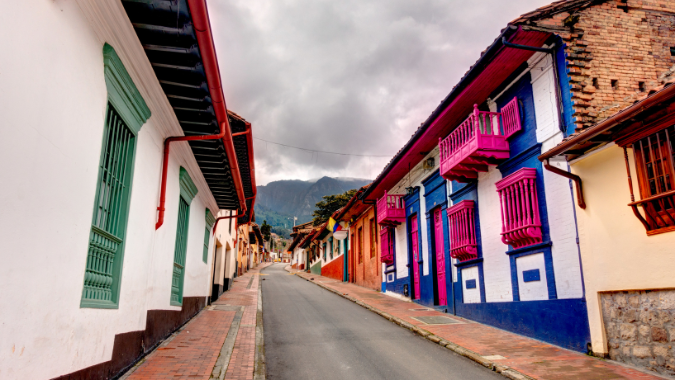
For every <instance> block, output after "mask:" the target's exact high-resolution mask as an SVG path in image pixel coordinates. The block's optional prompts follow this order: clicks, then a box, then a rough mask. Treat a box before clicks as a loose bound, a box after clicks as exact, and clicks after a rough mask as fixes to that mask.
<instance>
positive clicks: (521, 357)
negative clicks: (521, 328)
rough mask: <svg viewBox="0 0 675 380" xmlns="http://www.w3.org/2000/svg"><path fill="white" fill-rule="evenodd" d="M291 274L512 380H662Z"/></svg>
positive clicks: (351, 286)
mask: <svg viewBox="0 0 675 380" xmlns="http://www.w3.org/2000/svg"><path fill="white" fill-rule="evenodd" d="M287 270H288V271H289V272H291V273H295V274H296V275H297V276H299V277H302V278H304V279H305V280H307V281H310V282H313V283H315V284H317V285H319V286H321V287H323V288H325V289H327V290H329V291H332V292H334V293H336V294H339V295H341V296H342V297H345V298H347V299H350V300H351V301H353V302H356V303H357V304H359V305H361V306H363V307H365V308H367V309H369V310H371V311H373V312H375V313H377V314H380V315H381V316H383V317H384V318H387V319H389V320H391V321H392V322H394V323H397V324H399V325H401V326H402V327H405V328H408V329H410V330H413V331H415V332H416V333H418V334H420V335H422V336H424V337H425V338H427V339H429V340H431V341H433V342H435V343H438V344H441V345H443V346H445V347H447V348H448V349H450V350H453V351H454V352H456V353H458V354H460V355H463V356H466V357H468V358H470V359H472V360H475V361H476V362H478V363H480V364H482V365H484V366H486V367H488V368H491V369H493V370H495V371H497V372H499V373H501V374H502V375H504V376H506V377H508V378H512V379H528V378H535V379H589V380H591V379H598V380H599V379H662V378H663V377H661V376H657V375H651V374H648V373H645V372H641V371H639V370H636V369H633V368H629V367H626V366H624V365H622V364H619V363H617V362H613V361H608V360H603V359H599V358H595V357H591V356H588V355H584V354H581V353H578V352H574V351H570V350H567V349H564V348H560V347H557V346H554V345H551V344H547V343H544V342H541V341H538V340H535V339H530V338H526V337H524V336H521V335H517V334H513V333H510V332H507V331H504V330H500V329H497V328H493V327H490V326H487V325H483V324H480V323H477V322H473V321H470V320H467V319H463V318H461V317H456V316H453V315H451V314H445V313H441V312H437V311H434V310H431V309H427V308H425V307H423V306H422V305H418V304H415V303H411V302H406V301H402V300H399V299H395V298H393V297H389V296H387V295H384V294H382V293H380V292H376V291H374V290H370V289H366V288H362V287H360V286H357V285H354V284H349V283H344V282H340V281H336V280H334V279H331V278H328V277H323V276H319V275H315V274H311V273H306V272H301V271H297V270H293V269H291V268H290V267H287ZM426 316H443V317H449V318H451V319H452V321H451V323H452V322H455V323H452V324H444V325H428V324H426V323H424V322H421V321H419V320H417V319H414V317H426Z"/></svg>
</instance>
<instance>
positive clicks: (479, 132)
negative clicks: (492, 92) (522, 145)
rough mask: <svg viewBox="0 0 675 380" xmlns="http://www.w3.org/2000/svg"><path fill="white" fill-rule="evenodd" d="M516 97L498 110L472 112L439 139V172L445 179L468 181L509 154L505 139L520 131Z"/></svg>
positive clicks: (475, 107) (475, 108) (476, 109)
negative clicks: (446, 135)
mask: <svg viewBox="0 0 675 380" xmlns="http://www.w3.org/2000/svg"><path fill="white" fill-rule="evenodd" d="M520 129H521V125H520V113H519V110H518V99H517V98H513V100H511V101H510V102H509V103H508V104H507V105H505V106H504V107H503V108H502V110H501V112H484V111H479V110H478V106H477V105H474V110H473V113H472V114H471V115H470V116H469V117H468V118H467V119H466V120H464V122H462V124H460V125H459V127H457V128H456V129H455V130H454V131H453V132H452V133H450V135H448V137H446V138H445V139H439V141H438V146H439V151H440V152H439V153H440V162H441V176H443V178H445V179H448V180H451V181H452V180H454V181H458V182H468V181H469V180H471V179H475V178H478V172H486V171H487V170H488V165H497V164H498V163H499V162H500V161H503V160H505V159H507V158H509V142H508V141H507V139H508V138H509V137H511V135H513V134H514V133H516V132H518V131H520Z"/></svg>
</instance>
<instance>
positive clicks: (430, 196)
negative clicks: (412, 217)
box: [422, 170, 454, 310]
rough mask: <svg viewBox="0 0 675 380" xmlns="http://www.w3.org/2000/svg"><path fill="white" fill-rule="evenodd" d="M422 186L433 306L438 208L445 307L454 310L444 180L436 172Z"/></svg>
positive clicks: (435, 293)
mask: <svg viewBox="0 0 675 380" xmlns="http://www.w3.org/2000/svg"><path fill="white" fill-rule="evenodd" d="M422 184H423V185H424V200H425V207H426V210H425V217H426V220H427V231H429V233H428V234H427V235H428V236H427V242H428V247H429V250H430V252H429V253H430V254H429V260H431V263H429V276H430V277H431V285H432V289H431V290H432V291H433V294H434V304H435V305H438V304H439V302H438V289H437V287H438V281H437V278H438V275H437V273H438V270H437V268H436V265H437V264H436V229H435V227H434V212H435V210H437V209H438V208H439V207H440V208H441V210H442V219H443V255H444V257H445V277H446V281H445V290H446V294H447V298H448V301H447V306H448V309H449V310H453V309H454V298H453V283H452V266H451V265H452V264H451V261H450V238H449V236H448V216H447V213H446V210H447V207H448V196H447V191H446V184H445V179H443V177H441V175H440V172H439V171H438V170H437V171H435V172H434V173H433V174H432V175H431V176H429V177H428V178H427V179H425V180H424V181H423V182H422Z"/></svg>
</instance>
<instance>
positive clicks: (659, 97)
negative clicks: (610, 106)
mask: <svg viewBox="0 0 675 380" xmlns="http://www.w3.org/2000/svg"><path fill="white" fill-rule="evenodd" d="M672 97H675V86H673V85H671V86H668V87H666V88H664V89H662V90H661V91H659V92H657V93H655V94H653V95H651V96H650V97H648V98H646V99H644V100H642V101H640V102H637V103H635V104H633V105H632V106H630V107H628V108H626V109H624V110H623V111H620V112H618V113H616V114H614V116H611V117H609V118H607V119H605V120H603V121H601V122H600V123H598V124H596V125H594V126H592V127H590V128H588V129H586V130H584V131H582V132H580V133H579V134H577V135H575V136H572V137H571V138H570V139H569V140H567V141H564V142H562V143H561V144H559V145H558V146H556V147H554V148H553V149H551V150H549V151H548V152H546V153H544V154H542V155H540V156H539V157H538V158H539V161H544V160H547V159H549V158H552V157H554V156H559V155H561V154H564V153H565V151H567V150H569V149H571V148H572V147H574V146H575V145H577V144H582V143H584V142H585V141H586V140H589V139H591V138H593V137H595V136H597V135H599V134H601V133H603V132H606V131H608V130H610V129H612V128H614V127H615V126H616V125H617V124H619V123H622V122H624V121H626V120H628V119H630V118H632V117H634V116H636V115H638V114H639V113H641V112H643V111H645V110H646V109H648V108H650V107H652V106H654V105H657V104H659V103H661V102H664V101H667V100H670V98H672Z"/></svg>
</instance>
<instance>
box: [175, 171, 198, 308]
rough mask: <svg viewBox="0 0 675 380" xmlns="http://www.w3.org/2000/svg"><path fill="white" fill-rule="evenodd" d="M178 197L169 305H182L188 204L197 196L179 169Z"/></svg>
mask: <svg viewBox="0 0 675 380" xmlns="http://www.w3.org/2000/svg"><path fill="white" fill-rule="evenodd" d="M179 185H180V197H179V200H178V227H177V230H176V247H175V250H174V254H173V275H172V277H171V305H173V306H182V305H183V282H184V281H185V258H186V254H187V241H188V226H189V222H190V203H192V199H194V197H195V195H197V186H195V184H194V182H192V178H190V175H189V174H188V172H187V170H185V168H183V167H181V168H180V175H179Z"/></svg>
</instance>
